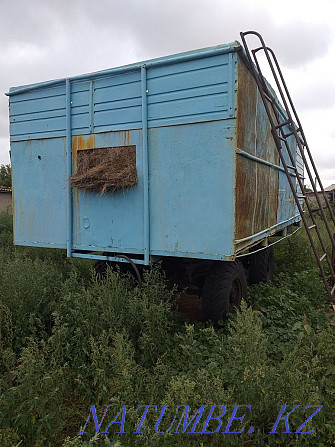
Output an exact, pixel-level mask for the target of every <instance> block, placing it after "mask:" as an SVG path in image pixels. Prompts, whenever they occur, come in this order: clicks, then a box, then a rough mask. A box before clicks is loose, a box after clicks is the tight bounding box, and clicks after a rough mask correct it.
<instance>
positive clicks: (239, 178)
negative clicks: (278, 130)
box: [235, 58, 279, 239]
mask: <svg viewBox="0 0 335 447" xmlns="http://www.w3.org/2000/svg"><path fill="white" fill-rule="evenodd" d="M236 144H237V149H242V150H243V151H244V152H247V153H249V154H251V155H254V156H256V157H258V158H261V159H263V160H266V161H268V162H270V163H273V164H276V165H278V164H279V155H278V151H277V149H276V146H275V143H274V140H273V137H272V134H271V127H270V123H269V120H268V117H267V115H266V111H265V107H264V105H263V103H262V100H261V97H260V95H259V93H258V91H257V85H256V82H255V80H254V78H253V77H252V75H251V73H250V72H249V70H248V69H247V67H246V66H245V64H244V62H243V61H242V59H240V58H239V63H238V88H237V122H236ZM278 189H279V172H278V170H276V169H275V168H272V167H269V166H266V165H263V164H261V163H259V162H257V161H254V160H251V159H248V158H246V157H243V156H242V155H239V154H236V184H235V204H236V205H235V238H236V239H243V238H246V237H248V236H251V235H253V234H255V233H258V232H260V231H262V230H265V229H267V228H269V227H270V226H272V225H275V224H276V222H277V210H278Z"/></svg>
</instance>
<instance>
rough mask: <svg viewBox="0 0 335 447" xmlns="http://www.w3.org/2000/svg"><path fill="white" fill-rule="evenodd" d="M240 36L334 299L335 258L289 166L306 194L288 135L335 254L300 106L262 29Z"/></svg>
mask: <svg viewBox="0 0 335 447" xmlns="http://www.w3.org/2000/svg"><path fill="white" fill-rule="evenodd" d="M250 34H252V35H255V36H256V37H258V39H259V40H260V42H261V46H260V47H258V48H255V49H253V50H251V53H252V56H253V58H252V57H251V54H250V51H249V48H248V45H247V42H246V39H245V36H247V35H250ZM240 35H241V38H242V42H243V46H244V49H245V53H246V56H247V61H248V64H249V66H250V67H249V68H250V70H251V72H252V74H253V76H254V78H255V81H256V83H257V86H258V89H259V92H260V95H261V98H262V101H263V104H264V107H265V111H266V114H267V116H268V118H269V121H270V125H271V130H272V136H273V138H274V141H275V144H276V148H277V150H278V153H279V156H280V160H281V162H282V165H283V167H284V171H285V174H286V177H287V179H288V183H289V185H290V188H291V191H292V193H293V196H294V199H295V202H296V206H297V208H298V210H299V213H300V216H301V220H302V222H303V224H304V227H305V229H306V233H307V236H308V238H309V241H310V244H311V247H312V250H313V253H314V255H315V258H316V261H317V264H318V266H319V269H320V272H321V276H322V279H323V282H324V284H325V287H326V291H327V294H328V297H329V299H330V300H331V301H332V300H333V295H334V293H335V287H334V286H333V285H334V283H335V273H334V271H335V267H334V263H333V259H332V258H331V257H330V256H329V255H328V253H327V250H326V245H325V242H324V240H323V236H322V235H321V233H320V230H319V227H318V224H317V222H316V220H315V217H314V213H313V211H312V209H311V207H310V204H309V203H308V201H307V199H306V196H305V195H303V196H302V197H303V198H304V199H305V203H306V206H307V210H308V214H309V216H310V218H311V220H312V223H313V225H311V226H309V224H308V222H307V220H306V216H305V212H304V210H303V208H302V205H301V203H300V198H301V196H300V197H299V195H298V194H297V191H296V189H295V188H296V185H294V183H293V181H292V179H291V176H290V173H289V169H294V170H295V174H296V180H297V182H298V184H299V187H300V189H301V191H302V193H304V183H303V177H302V176H301V175H300V173H299V171H298V169H297V166H296V161H295V158H294V156H293V154H292V150H291V148H290V145H289V142H288V140H287V138H288V137H291V136H294V138H295V141H296V144H297V149H299V151H300V155H301V158H302V161H303V163H304V166H305V168H306V171H307V174H308V177H309V180H310V182H311V185H312V188H313V191H314V193H315V197H316V200H317V203H318V207H319V208H318V209H319V210H320V213H321V217H322V221H323V223H324V225H325V227H326V230H327V233H328V236H329V239H330V242H331V245H332V252H333V253H335V237H334V233H333V232H332V230H331V228H330V225H329V223H328V219H327V216H326V214H325V211H324V209H323V204H322V202H321V200H320V197H319V193H318V191H317V188H316V184H315V182H314V178H316V180H317V181H318V182H319V186H320V188H321V193H322V196H323V199H324V201H325V204H326V208H327V209H328V211H329V214H330V217H331V220H332V222H333V223H334V224H335V216H334V212H333V210H332V208H331V206H330V203H329V200H328V197H327V195H326V192H325V190H324V188H323V185H322V182H321V179H320V176H319V173H318V171H317V169H316V165H315V163H314V160H313V157H312V154H311V152H310V149H309V146H308V143H307V140H306V137H305V134H304V131H303V128H302V125H301V122H300V119H299V117H298V114H297V111H296V109H295V107H294V104H293V101H292V98H291V95H290V93H289V91H288V88H287V85H286V82H285V79H284V77H283V74H282V71H281V69H280V66H279V64H278V60H277V58H276V55H275V53H274V52H273V50H272V49H271V48H269V47H267V46H266V44H265V42H264V39H263V37H262V36H261V35H260V34H259V33H258V32H256V31H247V32H244V33H242V32H241V33H240ZM259 51H263V52H264V54H265V56H266V59H267V62H268V64H269V66H270V69H271V72H272V75H273V77H274V80H275V83H276V86H277V89H278V92H279V95H280V99H281V101H282V103H283V106H284V109H285V112H286V119H284V121H283V122H280V117H279V113H278V110H276V108H275V100H274V99H273V100H272V98H273V95H272V93H271V92H270V90H269V87H268V84H267V82H266V79H265V77H264V76H263V74H262V71H261V67H260V64H259V62H258V59H257V56H256V53H258V52H259ZM269 102H270V104H271V109H272V112H273V114H272V113H271V111H270V106H269ZM273 115H274V116H275V117H276V120H277V123H275V120H274V117H273ZM293 116H294V119H293ZM296 123H297V125H296ZM285 126H290V130H289V132H285V130H284V129H285ZM283 143H284V145H285V148H286V151H287V154H288V156H289V159H290V163H291V166H288V165H287V163H286V160H285V157H284V154H283V149H284V148H283ZM305 150H306V152H307V156H306V154H305ZM309 163H310V164H311V167H312V170H311V169H310V166H309ZM312 171H313V172H312ZM313 173H314V175H313ZM311 229H315V230H316V235H317V237H318V240H319V243H320V245H321V248H322V251H323V253H322V255H321V256H320V255H319V253H318V250H317V248H316V245H315V242H314V239H313V237H312V234H311ZM323 260H326V261H327V264H328V267H329V271H330V273H331V284H330V285H329V283H328V281H327V278H326V275H325V270H324V268H323V265H322V261H323Z"/></svg>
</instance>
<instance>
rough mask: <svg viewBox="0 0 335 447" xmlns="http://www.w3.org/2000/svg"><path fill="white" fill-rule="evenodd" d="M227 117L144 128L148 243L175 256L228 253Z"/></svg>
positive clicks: (230, 150)
mask: <svg viewBox="0 0 335 447" xmlns="http://www.w3.org/2000/svg"><path fill="white" fill-rule="evenodd" d="M233 124H234V123H233V120H232V121H227V122H225V123H223V122H222V121H213V122H208V123H201V124H189V125H183V126H176V127H174V126H171V127H164V128H153V129H150V131H149V150H150V154H149V159H150V217H151V224H150V228H151V248H152V250H153V251H154V252H155V253H160V254H163V253H164V254H165V255H171V254H173V255H175V254H176V253H188V256H189V257H197V256H199V255H200V257H201V256H203V257H205V258H206V257H208V255H209V256H211V255H215V256H216V257H218V258H220V257H221V256H222V255H225V256H230V255H233V251H234V247H233V236H234V177H235V171H234V166H235V161H234V159H235V147H234V142H233V135H234V125H233Z"/></svg>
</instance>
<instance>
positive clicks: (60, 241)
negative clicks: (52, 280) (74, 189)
mask: <svg viewBox="0 0 335 447" xmlns="http://www.w3.org/2000/svg"><path fill="white" fill-rule="evenodd" d="M65 160H66V146H65V138H49V139H45V140H43V139H42V140H32V141H22V142H12V144H11V161H12V174H13V185H14V199H13V202H14V210H13V211H14V212H13V215H14V242H15V244H18V245H22V244H23V245H35V244H38V245H39V246H53V245H55V246H58V247H65V246H66V191H67V173H66V162H65Z"/></svg>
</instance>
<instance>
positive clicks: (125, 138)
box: [73, 130, 144, 253]
mask: <svg viewBox="0 0 335 447" xmlns="http://www.w3.org/2000/svg"><path fill="white" fill-rule="evenodd" d="M125 145H135V146H136V167H137V176H138V185H137V187H136V188H132V189H129V190H125V191H118V192H114V193H109V194H105V195H100V194H99V193H94V192H88V191H85V192H82V191H80V190H77V189H75V190H74V191H73V245H74V247H76V248H79V247H82V246H85V247H86V249H88V247H90V248H91V249H96V250H101V251H107V250H108V249H109V250H112V251H113V250H116V251H120V250H123V251H124V252H127V253H128V252H130V253H134V252H143V249H144V243H143V168H142V166H143V165H142V156H143V153H142V132H141V131H140V130H134V131H130V132H108V133H100V134H95V138H94V147H96V148H104V147H116V146H125Z"/></svg>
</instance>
